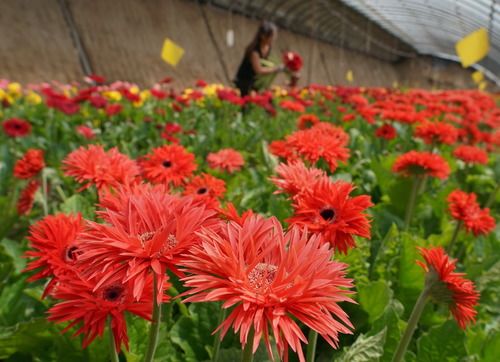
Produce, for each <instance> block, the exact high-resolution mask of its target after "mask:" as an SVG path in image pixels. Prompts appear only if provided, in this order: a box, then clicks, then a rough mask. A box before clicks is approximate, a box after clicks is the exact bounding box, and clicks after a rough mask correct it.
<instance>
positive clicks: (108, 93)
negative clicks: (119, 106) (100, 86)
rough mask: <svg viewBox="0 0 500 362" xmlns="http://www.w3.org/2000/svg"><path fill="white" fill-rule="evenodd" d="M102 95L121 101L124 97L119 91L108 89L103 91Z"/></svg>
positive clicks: (111, 99) (108, 98)
mask: <svg viewBox="0 0 500 362" xmlns="http://www.w3.org/2000/svg"><path fill="white" fill-rule="evenodd" d="M102 96H103V97H104V98H106V99H107V100H110V101H116V102H118V101H120V100H121V99H122V95H121V94H120V92H118V91H106V92H103V93H102Z"/></svg>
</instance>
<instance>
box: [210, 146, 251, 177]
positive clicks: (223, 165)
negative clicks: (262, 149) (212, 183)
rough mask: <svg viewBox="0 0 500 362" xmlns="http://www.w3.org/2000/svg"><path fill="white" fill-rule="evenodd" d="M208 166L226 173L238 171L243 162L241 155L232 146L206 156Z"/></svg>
mask: <svg viewBox="0 0 500 362" xmlns="http://www.w3.org/2000/svg"><path fill="white" fill-rule="evenodd" d="M207 162H208V166H209V167H210V168H213V169H219V170H221V171H226V172H228V173H233V172H235V171H239V170H240V169H241V167H243V165H244V164H245V160H244V159H243V156H242V155H241V153H239V152H238V151H236V150H234V149H232V148H225V149H223V150H220V151H218V152H215V153H209V154H208V156H207Z"/></svg>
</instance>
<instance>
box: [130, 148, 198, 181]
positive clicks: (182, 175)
mask: <svg viewBox="0 0 500 362" xmlns="http://www.w3.org/2000/svg"><path fill="white" fill-rule="evenodd" d="M139 164H140V166H141V168H142V173H143V175H144V177H145V178H146V179H147V180H148V181H150V182H153V183H165V184H169V183H172V184H174V185H175V186H179V185H180V184H182V183H183V182H184V180H185V179H186V178H188V177H190V176H191V175H192V174H193V171H194V170H196V167H197V166H196V163H195V160H194V155H193V154H192V153H190V152H188V151H187V150H186V149H185V148H184V147H182V146H180V145H177V144H173V145H165V146H162V147H157V148H155V149H153V151H152V153H150V154H148V155H146V156H144V158H143V159H142V160H141V161H140V162H139Z"/></svg>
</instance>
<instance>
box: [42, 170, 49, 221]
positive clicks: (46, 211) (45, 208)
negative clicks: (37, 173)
mask: <svg viewBox="0 0 500 362" xmlns="http://www.w3.org/2000/svg"><path fill="white" fill-rule="evenodd" d="M47 198H48V195H47V175H46V174H45V172H44V170H43V171H42V207H43V214H44V215H45V216H47V215H48V214H49V204H48V200H47Z"/></svg>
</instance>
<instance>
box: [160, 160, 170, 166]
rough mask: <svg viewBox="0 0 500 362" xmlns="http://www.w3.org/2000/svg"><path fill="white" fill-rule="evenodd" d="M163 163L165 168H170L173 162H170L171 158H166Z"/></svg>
mask: <svg viewBox="0 0 500 362" xmlns="http://www.w3.org/2000/svg"><path fill="white" fill-rule="evenodd" d="M162 165H163V167H165V168H169V167H171V166H172V162H170V161H169V160H165V161H163V162H162Z"/></svg>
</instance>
